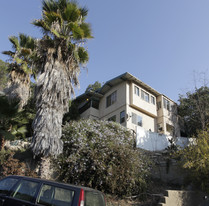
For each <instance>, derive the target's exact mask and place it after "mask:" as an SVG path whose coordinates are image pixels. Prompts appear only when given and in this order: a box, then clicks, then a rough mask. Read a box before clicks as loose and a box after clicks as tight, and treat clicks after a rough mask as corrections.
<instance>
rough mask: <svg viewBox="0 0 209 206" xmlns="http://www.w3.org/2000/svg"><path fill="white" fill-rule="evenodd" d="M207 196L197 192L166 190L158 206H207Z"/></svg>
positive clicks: (208, 201)
mask: <svg viewBox="0 0 209 206" xmlns="http://www.w3.org/2000/svg"><path fill="white" fill-rule="evenodd" d="M204 197H205V194H203V193H202V192H196V191H185V190H166V192H165V194H164V197H162V198H161V200H160V203H158V206H206V205H209V200H208V199H205V198H204Z"/></svg>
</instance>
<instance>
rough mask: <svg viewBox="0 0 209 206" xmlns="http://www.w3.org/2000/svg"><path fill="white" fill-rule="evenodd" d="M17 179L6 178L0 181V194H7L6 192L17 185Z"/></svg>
mask: <svg viewBox="0 0 209 206" xmlns="http://www.w3.org/2000/svg"><path fill="white" fill-rule="evenodd" d="M17 181H18V179H15V178H6V179H3V180H1V181H0V194H7V192H8V191H9V190H10V189H11V188H12V187H13V186H14V185H15V183H17Z"/></svg>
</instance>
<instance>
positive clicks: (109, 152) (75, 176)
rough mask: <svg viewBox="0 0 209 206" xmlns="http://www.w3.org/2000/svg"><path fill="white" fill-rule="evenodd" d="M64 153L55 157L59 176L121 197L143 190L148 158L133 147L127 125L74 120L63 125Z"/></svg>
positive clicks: (61, 178)
mask: <svg viewBox="0 0 209 206" xmlns="http://www.w3.org/2000/svg"><path fill="white" fill-rule="evenodd" d="M63 141H64V152H63V154H62V155H60V156H59V157H58V159H57V160H56V162H55V163H56V164H55V167H56V170H57V174H59V179H60V180H62V181H64V182H69V183H72V184H80V185H85V186H90V187H93V188H97V189H99V190H102V191H104V192H106V193H111V194H114V195H118V196H124V195H133V194H139V193H140V192H143V191H144V190H145V189H146V187H147V180H148V175H149V166H148V163H149V161H148V160H147V158H145V156H144V155H143V154H142V152H140V151H139V150H136V149H134V148H133V144H134V141H133V135H132V133H131V132H130V131H128V130H126V128H125V127H123V126H121V125H119V124H117V123H113V122H106V121H98V120H80V121H72V122H71V123H68V124H67V125H65V127H64V128H63Z"/></svg>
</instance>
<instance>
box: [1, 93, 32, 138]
mask: <svg viewBox="0 0 209 206" xmlns="http://www.w3.org/2000/svg"><path fill="white" fill-rule="evenodd" d="M30 117H32V114H31V113H30V112H27V111H26V110H21V111H19V100H16V99H13V100H10V101H9V100H8V98H7V97H6V96H2V95H0V136H1V139H2V138H3V139H4V140H6V139H9V140H12V139H21V138H25V137H26V132H27V126H28V125H29V120H30ZM31 121H32V120H31ZM1 141H2V140H1Z"/></svg>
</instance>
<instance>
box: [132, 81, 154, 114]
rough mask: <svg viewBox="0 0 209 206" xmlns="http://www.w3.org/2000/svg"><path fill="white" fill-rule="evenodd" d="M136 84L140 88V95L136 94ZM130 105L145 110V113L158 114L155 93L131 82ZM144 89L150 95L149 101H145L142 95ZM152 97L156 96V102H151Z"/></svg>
mask: <svg viewBox="0 0 209 206" xmlns="http://www.w3.org/2000/svg"><path fill="white" fill-rule="evenodd" d="M135 86H136V87H137V88H139V96H138V95H137V94H135ZM130 91H131V97H130V105H132V106H134V107H136V108H137V109H139V110H141V111H144V112H145V113H149V114H150V115H151V116H155V117H156V116H157V107H156V97H155V95H153V94H151V93H150V92H148V91H147V90H145V89H143V88H142V87H140V86H138V85H136V84H134V83H132V84H130ZM142 91H144V92H146V93H147V94H148V95H149V102H147V101H145V100H144V99H142V97H141V93H142ZM151 97H153V98H154V100H155V104H153V103H151Z"/></svg>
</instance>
